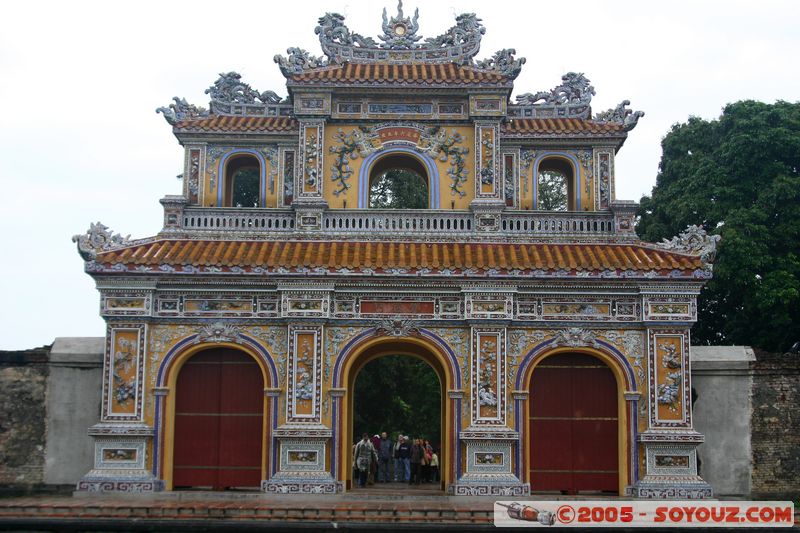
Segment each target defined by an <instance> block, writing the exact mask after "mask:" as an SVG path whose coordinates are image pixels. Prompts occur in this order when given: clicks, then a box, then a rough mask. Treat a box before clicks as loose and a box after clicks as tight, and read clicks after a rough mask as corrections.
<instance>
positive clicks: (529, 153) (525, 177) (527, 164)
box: [519, 150, 536, 195]
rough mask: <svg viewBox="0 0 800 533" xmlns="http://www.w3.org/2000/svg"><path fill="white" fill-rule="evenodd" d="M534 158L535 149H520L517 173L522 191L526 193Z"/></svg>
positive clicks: (528, 190) (528, 189)
mask: <svg viewBox="0 0 800 533" xmlns="http://www.w3.org/2000/svg"><path fill="white" fill-rule="evenodd" d="M535 159H536V151H535V150H522V151H521V152H520V153H519V175H520V179H521V180H522V192H523V194H526V195H527V194H528V192H530V181H531V180H530V173H531V168H532V167H533V161H534V160H535Z"/></svg>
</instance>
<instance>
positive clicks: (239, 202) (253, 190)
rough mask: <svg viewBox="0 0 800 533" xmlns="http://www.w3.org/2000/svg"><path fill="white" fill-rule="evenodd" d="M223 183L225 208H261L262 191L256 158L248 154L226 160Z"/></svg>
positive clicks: (259, 168)
mask: <svg viewBox="0 0 800 533" xmlns="http://www.w3.org/2000/svg"><path fill="white" fill-rule="evenodd" d="M224 181H225V200H224V202H225V203H224V205H225V206H226V207H259V206H261V202H262V197H263V191H262V190H261V164H260V162H259V160H258V158H256V157H255V156H253V155H249V154H236V155H234V156H233V157H231V158H230V159H228V161H227V162H226V164H225V179H224ZM262 207H263V206H262Z"/></svg>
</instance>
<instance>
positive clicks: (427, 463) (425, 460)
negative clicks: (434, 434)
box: [421, 439, 433, 483]
mask: <svg viewBox="0 0 800 533" xmlns="http://www.w3.org/2000/svg"><path fill="white" fill-rule="evenodd" d="M432 458H433V447H432V446H431V443H430V441H428V439H425V440H423V441H422V472H421V475H422V482H423V483H430V482H431V459H432Z"/></svg>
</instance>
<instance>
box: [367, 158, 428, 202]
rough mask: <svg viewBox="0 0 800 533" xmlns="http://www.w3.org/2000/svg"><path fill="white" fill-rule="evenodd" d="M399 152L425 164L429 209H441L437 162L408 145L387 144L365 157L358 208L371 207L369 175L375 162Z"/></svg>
mask: <svg viewBox="0 0 800 533" xmlns="http://www.w3.org/2000/svg"><path fill="white" fill-rule="evenodd" d="M397 154H403V155H408V156H411V157H413V158H414V159H416V160H417V161H419V162H420V163H422V164H423V165H424V166H425V170H426V171H427V172H428V209H439V204H440V202H439V169H438V168H437V167H436V162H435V161H434V160H433V159H432V158H431V157H430V156H429V155H427V154H424V153H422V152H419V151H417V150H414V149H413V148H408V147H406V146H387V147H386V148H384V149H382V150H379V151H377V152H373V153H371V154H370V155H368V156H367V157H365V158H364V161H363V162H362V163H361V168H360V169H359V171H358V208H359V209H368V208H369V175H370V173H371V172H372V168H373V167H374V166H375V163H377V162H378V161H379V160H380V159H383V158H384V157H387V156H390V155H397Z"/></svg>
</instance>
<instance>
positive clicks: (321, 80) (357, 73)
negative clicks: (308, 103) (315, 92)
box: [289, 63, 511, 85]
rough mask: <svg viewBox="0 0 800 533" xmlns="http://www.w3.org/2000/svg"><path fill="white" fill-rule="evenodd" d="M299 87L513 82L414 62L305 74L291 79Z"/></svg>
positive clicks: (495, 75) (479, 72)
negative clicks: (312, 85)
mask: <svg viewBox="0 0 800 533" xmlns="http://www.w3.org/2000/svg"><path fill="white" fill-rule="evenodd" d="M289 81H290V82H294V83H297V84H326V83H330V84H360V83H384V84H426V85H438V84H454V85H475V84H486V83H489V84H504V85H505V84H510V83H511V80H510V79H509V78H507V77H505V76H502V75H501V74H498V73H497V72H488V71H484V70H479V69H476V68H474V67H470V66H458V65H455V64H453V63H445V64H438V65H437V64H424V63H411V64H403V65H392V64H380V63H377V64H376V63H373V64H354V63H346V64H345V65H341V66H335V67H324V68H320V69H315V70H311V71H308V72H303V73H302V74H297V75H294V76H291V77H290V78H289Z"/></svg>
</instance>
